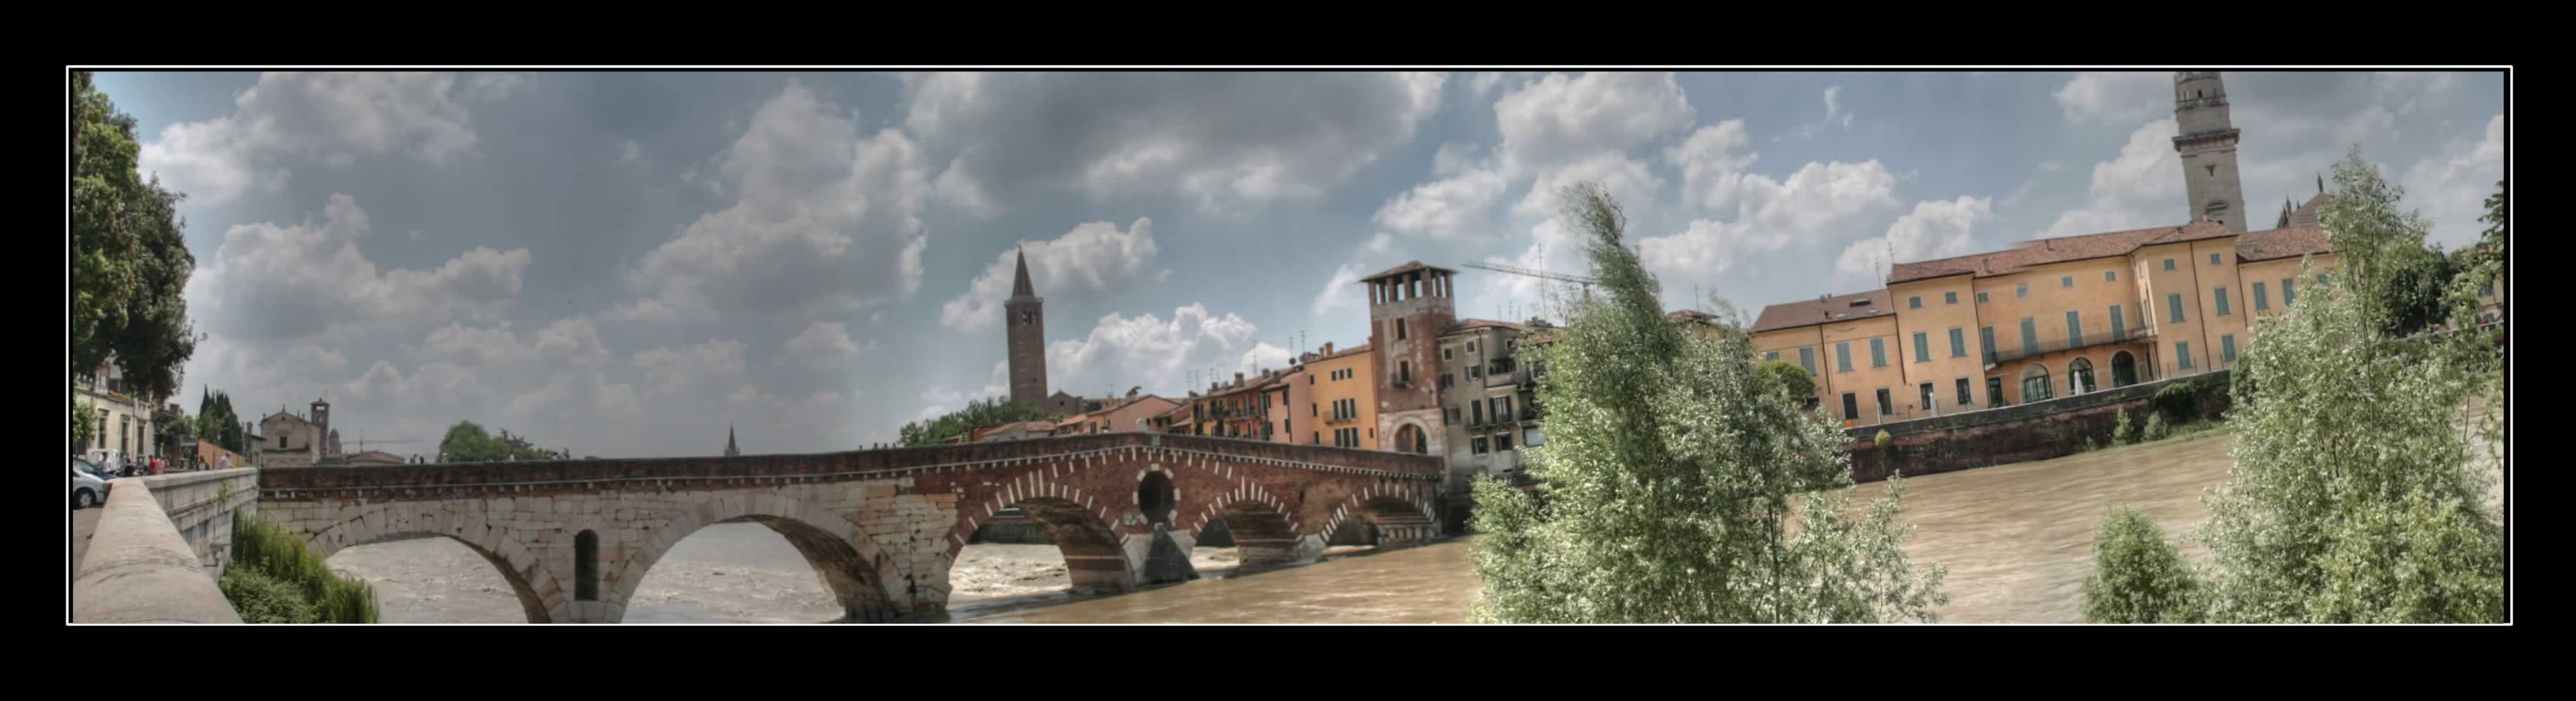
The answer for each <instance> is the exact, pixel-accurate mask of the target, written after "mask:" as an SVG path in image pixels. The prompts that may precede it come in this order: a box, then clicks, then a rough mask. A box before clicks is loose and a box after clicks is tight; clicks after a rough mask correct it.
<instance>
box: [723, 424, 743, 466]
mask: <svg viewBox="0 0 2576 701" xmlns="http://www.w3.org/2000/svg"><path fill="white" fill-rule="evenodd" d="M741 454H742V449H741V448H736V447H734V444H733V424H725V457H728V458H730V457H733V456H736V455H741Z"/></svg>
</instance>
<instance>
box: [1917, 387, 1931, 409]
mask: <svg viewBox="0 0 2576 701" xmlns="http://www.w3.org/2000/svg"><path fill="white" fill-rule="evenodd" d="M1917 408H1919V409H1922V410H1923V411H1931V410H1932V383H1930V382H1925V383H1923V405H1922V406H1920V407H1917Z"/></svg>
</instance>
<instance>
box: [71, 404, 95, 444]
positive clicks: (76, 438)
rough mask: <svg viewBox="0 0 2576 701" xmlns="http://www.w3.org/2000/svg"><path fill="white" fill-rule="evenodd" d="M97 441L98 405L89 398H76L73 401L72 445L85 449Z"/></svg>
mask: <svg viewBox="0 0 2576 701" xmlns="http://www.w3.org/2000/svg"><path fill="white" fill-rule="evenodd" d="M96 442H98V407H97V406H94V405H91V404H90V403H89V400H87V399H80V400H74V401H73V402H72V445H73V446H76V447H79V448H84V449H85V448H88V447H89V446H90V445H91V444H93V443H96Z"/></svg>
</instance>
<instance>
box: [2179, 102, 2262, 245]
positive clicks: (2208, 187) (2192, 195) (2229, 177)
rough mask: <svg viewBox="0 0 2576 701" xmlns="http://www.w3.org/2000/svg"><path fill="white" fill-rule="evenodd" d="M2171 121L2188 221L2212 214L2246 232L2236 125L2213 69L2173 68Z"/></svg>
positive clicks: (2229, 229) (2231, 227)
mask: <svg viewBox="0 0 2576 701" xmlns="http://www.w3.org/2000/svg"><path fill="white" fill-rule="evenodd" d="M2174 121H2175V122H2177V123H2179V124H2180V125H2181V129H2180V130H2179V131H2180V132H2181V133H2180V134H2178V135H2176V136H2175V137H2174V140H2173V142H2174V150H2175V151H2179V152H2181V153H2182V184H2183V194H2184V196H2185V197H2187V198H2189V202H2188V203H2187V204H2188V205H2189V209H2188V210H2187V211H2189V212H2190V213H2191V220H2193V221H2197V220H2200V219H2214V220H2217V221H2218V223H2219V224H2220V225H2223V226H2226V227H2227V230H2228V231H2233V232H2236V233H2239V234H2242V233H2245V220H2246V218H2247V217H2248V216H2250V215H2248V214H2247V213H2246V211H2245V187H2244V186H2243V185H2242V184H2239V183H2238V182H2237V177H2236V173H2237V171H2236V128H2235V127H2234V126H2230V125H2229V123H2228V120H2227V87H2226V86H2225V85H2224V84H2222V83H2220V82H2219V79H2218V72H2217V71H2176V72H2175V73H2174Z"/></svg>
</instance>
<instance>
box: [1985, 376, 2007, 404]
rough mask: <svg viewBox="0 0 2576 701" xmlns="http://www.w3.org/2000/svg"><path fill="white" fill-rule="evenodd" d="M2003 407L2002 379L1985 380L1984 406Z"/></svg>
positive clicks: (1991, 378) (1990, 378)
mask: <svg viewBox="0 0 2576 701" xmlns="http://www.w3.org/2000/svg"><path fill="white" fill-rule="evenodd" d="M2003 405H2004V378H2000V377H1989V378H1986V406H1990V407H1992V406H2003Z"/></svg>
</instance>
